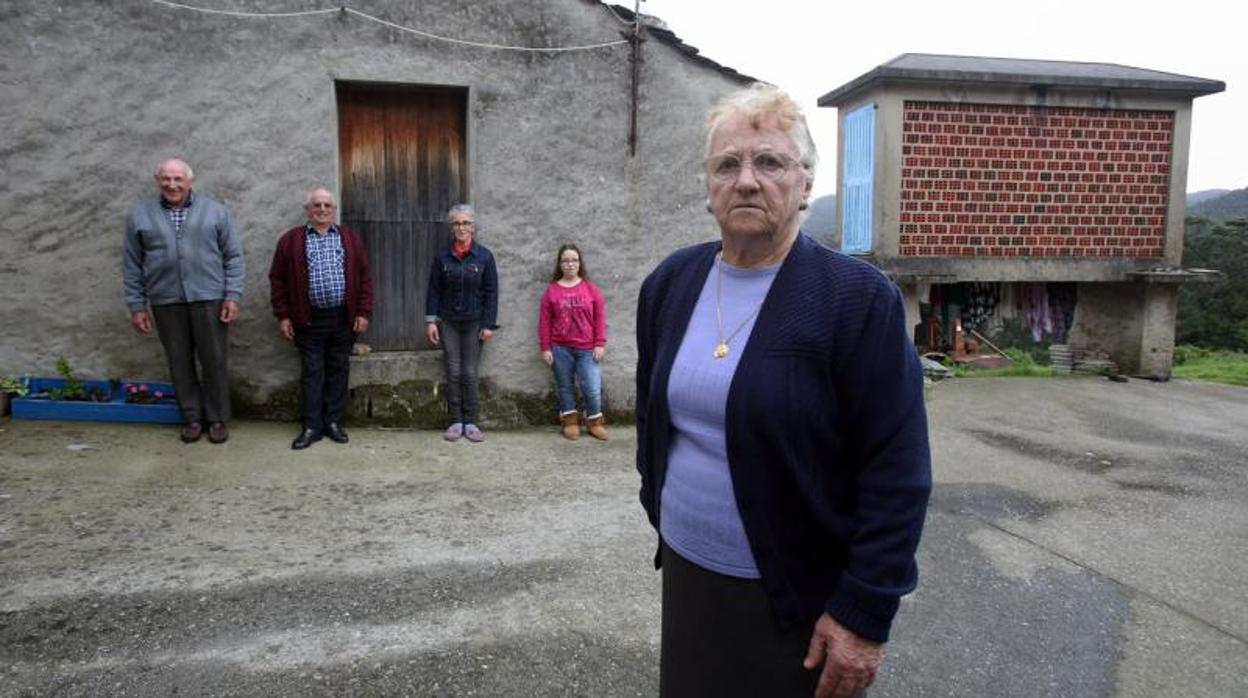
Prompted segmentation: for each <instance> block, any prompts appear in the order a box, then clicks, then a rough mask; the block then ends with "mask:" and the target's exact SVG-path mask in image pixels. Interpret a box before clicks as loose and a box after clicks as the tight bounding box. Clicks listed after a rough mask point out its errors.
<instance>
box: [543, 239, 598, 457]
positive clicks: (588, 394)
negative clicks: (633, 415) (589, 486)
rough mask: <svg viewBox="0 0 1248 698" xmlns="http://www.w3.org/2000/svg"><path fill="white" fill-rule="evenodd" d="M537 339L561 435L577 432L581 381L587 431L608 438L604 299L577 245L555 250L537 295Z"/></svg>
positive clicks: (576, 435) (572, 434)
mask: <svg viewBox="0 0 1248 698" xmlns="http://www.w3.org/2000/svg"><path fill="white" fill-rule="evenodd" d="M537 343H538V347H539V348H540V349H541V350H542V360H543V361H545V362H546V365H547V366H550V367H551V368H552V369H554V372H555V395H556V397H557V399H558V402H559V421H560V422H561V423H562V425H563V436H564V438H567V439H570V440H573V441H575V440H576V438H577V437H578V436H580V432H581V429H580V424H579V421H578V420H577V415H576V393H575V388H574V386H573V383H574V381H575V382H579V383H580V384H581V397H582V399H583V400H584V402H585V421H586V423H587V424H588V425H589V433H590V435H591V436H593V437H594V438H596V439H601V440H602V441H606V440H607V427H606V425H605V422H604V420H603V417H602V373H601V371H600V370H599V367H598V364H599V362H601V361H602V357H603V354H604V353H605V352H606V344H607V313H606V302H605V300H604V299H603V297H602V291H600V290H598V287H597V286H595V285H594V283H593V282H592V281H590V280H589V275H588V274H587V273H586V271H585V262H584V259H583V258H582V257H581V251H580V250H579V249H577V247H576V245H564V246H562V247H560V248H559V254H558V255H557V256H556V258H555V273H554V275H553V276H552V278H551V281H550V285H549V286H547V287H546V292H545V293H543V294H542V303H541V309H540V311H539V315H538V321H537Z"/></svg>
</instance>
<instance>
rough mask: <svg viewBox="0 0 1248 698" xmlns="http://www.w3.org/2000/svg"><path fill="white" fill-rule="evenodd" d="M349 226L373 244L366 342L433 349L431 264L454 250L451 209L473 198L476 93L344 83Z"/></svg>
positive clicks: (381, 347) (341, 122)
mask: <svg viewBox="0 0 1248 698" xmlns="http://www.w3.org/2000/svg"><path fill="white" fill-rule="evenodd" d="M337 96H338V144H339V152H340V155H341V156H340V160H341V168H342V169H341V177H342V179H341V181H342V203H341V210H342V222H343V224H344V225H347V226H348V227H351V228H353V229H355V230H356V231H358V232H359V233H360V234H361V235H362V236H363V238H364V242H365V244H366V245H367V246H368V258H369V262H370V263H371V265H372V270H373V287H374V293H375V303H374V305H375V307H374V310H373V320H372V323H371V324H370V325H369V328H368V332H367V333H366V334H365V335H364V337H363V339H362V340H361V341H363V342H364V343H366V344H368V345H370V346H371V347H372V348H373V349H374V350H378V351H387V350H389V351H405V350H407V351H410V350H413V349H425V348H428V347H427V345H426V342H425V339H424V315H425V286H426V284H427V283H428V277H429V266H430V264H431V263H432V261H433V257H434V255H436V254H437V252H438V250H440V249H441V248H442V247H444V246H445V245H446V244H448V242H449V240H450V232H449V231H448V230H447V227H446V212H447V210H448V209H450V207H451V206H453V205H455V204H457V203H461V202H463V201H465V197H466V195H467V191H468V188H467V182H468V178H467V167H466V163H467V145H466V139H465V137H464V131H465V114H466V102H467V91H466V90H463V89H457V88H443V87H409V86H390V85H374V84H361V83H338V84H337Z"/></svg>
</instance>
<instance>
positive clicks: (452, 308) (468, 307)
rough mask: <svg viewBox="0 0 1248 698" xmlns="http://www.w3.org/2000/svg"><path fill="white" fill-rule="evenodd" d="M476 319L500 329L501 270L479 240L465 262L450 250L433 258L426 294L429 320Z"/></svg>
mask: <svg viewBox="0 0 1248 698" xmlns="http://www.w3.org/2000/svg"><path fill="white" fill-rule="evenodd" d="M435 319H442V320H459V321H463V320H476V321H478V322H480V323H481V326H482V327H488V328H490V329H497V328H498V269H497V268H496V267H495V266H494V255H493V254H492V253H491V252H490V250H489V249H488V248H487V247H486V246H485V245H482V244H481V243H479V242H477V241H476V240H473V241H472V247H471V248H470V249H469V250H468V254H466V255H464V258H463V259H458V258H456V257H455V255H453V254H451V248H450V247H447V248H446V249H444V250H442V252H440V253H439V254H438V256H437V257H434V259H433V266H432V268H431V269H430V270H429V290H428V292H427V293H426V294H425V321H427V322H430V321H433V320H435Z"/></svg>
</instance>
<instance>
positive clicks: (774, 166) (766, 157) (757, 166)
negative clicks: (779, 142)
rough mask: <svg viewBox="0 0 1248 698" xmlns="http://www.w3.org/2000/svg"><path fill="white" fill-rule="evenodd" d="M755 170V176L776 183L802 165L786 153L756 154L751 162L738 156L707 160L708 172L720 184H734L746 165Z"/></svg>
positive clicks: (716, 157) (717, 156) (721, 156)
mask: <svg viewBox="0 0 1248 698" xmlns="http://www.w3.org/2000/svg"><path fill="white" fill-rule="evenodd" d="M747 162H748V163H749V165H750V167H752V168H753V169H754V175H755V176H758V177H764V178H766V179H769V180H772V181H775V180H778V179H780V178H782V177H784V176H785V175H786V174H788V173H789V170H791V169H793V168H794V167H796V166H798V165H800V163H799V162H798V161H797V160H795V159H793V158H791V157H789V156H788V155H785V154H784V153H769V152H763V153H755V154H754V155H753V157H751V158H750V159H749V160H742V159H741V157H740V156H738V155H716V156H715V157H711V158H707V159H706V171H707V173H709V174H710V175H711V178H712V179H714V180H716V181H718V182H732V181H734V180H736V178H737V177H740V176H741V170H742V169H743V168H744V167H745V165H746V163H747Z"/></svg>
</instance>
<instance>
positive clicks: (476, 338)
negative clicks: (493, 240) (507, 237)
mask: <svg viewBox="0 0 1248 698" xmlns="http://www.w3.org/2000/svg"><path fill="white" fill-rule="evenodd" d="M447 218H448V222H449V225H450V228H451V235H452V236H453V237H452V239H451V245H450V247H448V248H447V249H445V250H443V251H442V252H441V253H440V254H439V255H438V256H437V257H435V258H434V260H433V268H432V269H431V270H430V272H429V290H428V292H427V293H426V295H425V337H426V338H428V340H429V343H430V344H432V345H433V346H435V347H436V346H441V347H442V357H443V361H444V364H445V366H446V402H447V405H448V407H449V408H450V412H451V425H450V426H449V427H447V429H446V432H445V433H444V434H443V435H442V438H444V439H446V440H447V441H456V440H458V439H459V438H460V437H461V436H462V437H464V438H466V439H468V440H469V441H472V442H474V443H475V442H480V441H484V440H485V434H484V433H482V432H481V429H480V428H479V427H478V426H477V424H476V421H477V365H478V363H479V362H480V359H481V346H482V345H483V344H484V343H485V342H488V341H489V340H490V338H491V337H493V336H494V331H495V330H497V329H498V322H497V320H498V270H497V268H496V267H495V266H494V255H493V254H491V253H490V251H489V249H487V248H486V247H485V245H482V244H481V243H479V242H477V241H475V240H474V239H473V235H474V234H475V233H476V224H475V223H474V222H473V211H472V207H471V206H468V205H467V204H459V205H457V206H454V207H453V208H451V210H450V211H449V212H448V214H447Z"/></svg>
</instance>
